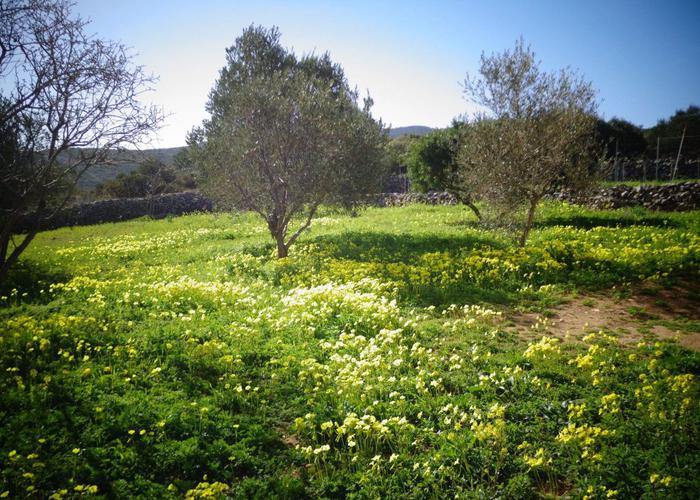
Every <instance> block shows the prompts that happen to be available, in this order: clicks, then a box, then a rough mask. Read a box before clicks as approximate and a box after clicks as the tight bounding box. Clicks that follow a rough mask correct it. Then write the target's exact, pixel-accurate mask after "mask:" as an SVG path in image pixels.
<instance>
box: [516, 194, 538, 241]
mask: <svg viewBox="0 0 700 500" xmlns="http://www.w3.org/2000/svg"><path fill="white" fill-rule="evenodd" d="M539 201H540V200H539V199H536V200H531V201H530V207H529V208H528V210H527V219H526V220H525V227H523V232H522V234H521V235H520V247H521V248H522V247H524V246H525V242H526V241H527V237H528V235H529V234H530V229H531V228H532V222H533V221H534V220H535V209H536V208H537V203H539Z"/></svg>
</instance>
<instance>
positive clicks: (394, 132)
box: [389, 125, 433, 139]
mask: <svg viewBox="0 0 700 500" xmlns="http://www.w3.org/2000/svg"><path fill="white" fill-rule="evenodd" d="M432 131H433V129H432V128H430V127H426V126H423V125H411V126H409V127H396V128H392V129H391V130H390V131H389V137H391V138H392V139H393V138H394V137H400V136H402V135H425V134H428V133H430V132H432Z"/></svg>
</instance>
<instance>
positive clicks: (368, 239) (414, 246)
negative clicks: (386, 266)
mask: <svg viewBox="0 0 700 500" xmlns="http://www.w3.org/2000/svg"><path fill="white" fill-rule="evenodd" d="M307 241H310V242H311V243H314V244H317V245H319V246H320V247H321V248H322V249H323V248H328V249H330V256H331V257H333V258H336V259H347V260H355V261H358V262H382V263H390V262H402V263H411V262H414V261H415V260H416V259H417V258H419V257H421V256H422V255H424V254H427V253H435V252H447V253H452V254H457V253H458V252H460V251H465V250H473V249H475V248H483V247H486V248H492V249H503V248H505V246H506V244H504V243H503V242H501V241H498V240H496V239H495V238H490V237H488V236H487V235H484V236H477V235H474V234H465V235H460V236H454V235H451V236H439V235H430V234H418V235H414V234H391V233H383V232H376V231H349V232H345V233H341V234H333V235H322V236H317V237H315V238H313V239H312V240H307Z"/></svg>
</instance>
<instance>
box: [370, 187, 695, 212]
mask: <svg viewBox="0 0 700 500" xmlns="http://www.w3.org/2000/svg"><path fill="white" fill-rule="evenodd" d="M552 198H554V199H558V200H562V201H567V202H570V203H578V204H582V205H587V206H590V207H593V208H622V207H633V206H641V207H645V208H649V209H651V210H669V211H684V210H700V182H682V183H678V184H664V185H660V186H637V187H632V186H614V187H609V188H600V189H598V190H597V191H595V192H594V193H593V194H591V195H590V196H587V197H583V198H582V197H573V196H571V195H569V194H567V193H557V194H555V195H553V196H552ZM411 203H425V204H428V205H454V204H456V203H457V200H456V198H455V197H454V196H453V195H452V194H450V193H444V192H432V193H385V194H382V195H380V196H379V198H378V200H377V205H379V206H381V207H394V206H402V205H408V204H411Z"/></svg>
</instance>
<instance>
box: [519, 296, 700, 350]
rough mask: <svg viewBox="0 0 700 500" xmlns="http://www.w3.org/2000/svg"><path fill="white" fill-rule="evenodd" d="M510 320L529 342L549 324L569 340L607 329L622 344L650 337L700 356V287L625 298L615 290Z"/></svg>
mask: <svg viewBox="0 0 700 500" xmlns="http://www.w3.org/2000/svg"><path fill="white" fill-rule="evenodd" d="M508 316H509V317H508V319H510V320H511V321H512V322H513V323H514V324H515V326H514V328H515V330H516V331H517V332H518V333H519V334H521V335H523V336H525V337H526V338H534V337H537V336H540V335H541V332H542V328H541V325H542V323H543V322H545V325H546V326H545V328H546V331H548V332H549V333H551V334H552V335H554V336H556V337H559V338H561V339H562V340H564V341H574V340H577V339H581V338H582V337H583V336H585V335H586V334H588V333H590V332H593V331H598V330H601V329H604V330H609V331H615V332H617V333H618V335H619V336H620V340H621V341H622V342H623V343H636V342H638V341H640V340H641V339H643V338H650V337H651V338H654V337H655V338H659V339H670V338H677V339H678V342H679V343H680V344H681V345H683V346H684V347H687V348H688V349H692V350H695V351H700V331H698V322H699V321H700V287H699V286H698V285H696V284H691V283H685V284H683V285H680V286H675V287H671V288H658V287H650V286H647V287H644V288H639V289H637V290H634V291H633V292H632V293H631V294H624V295H623V296H616V295H615V294H614V293H613V292H611V291H607V292H603V293H595V294H588V295H580V296H577V297H575V298H573V299H571V300H570V301H569V302H567V303H565V304H562V305H560V306H557V307H555V308H553V309H552V310H551V311H549V312H548V314H547V315H546V316H545V315H542V314H536V313H514V314H511V315H508ZM538 324H539V325H540V328H538Z"/></svg>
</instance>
